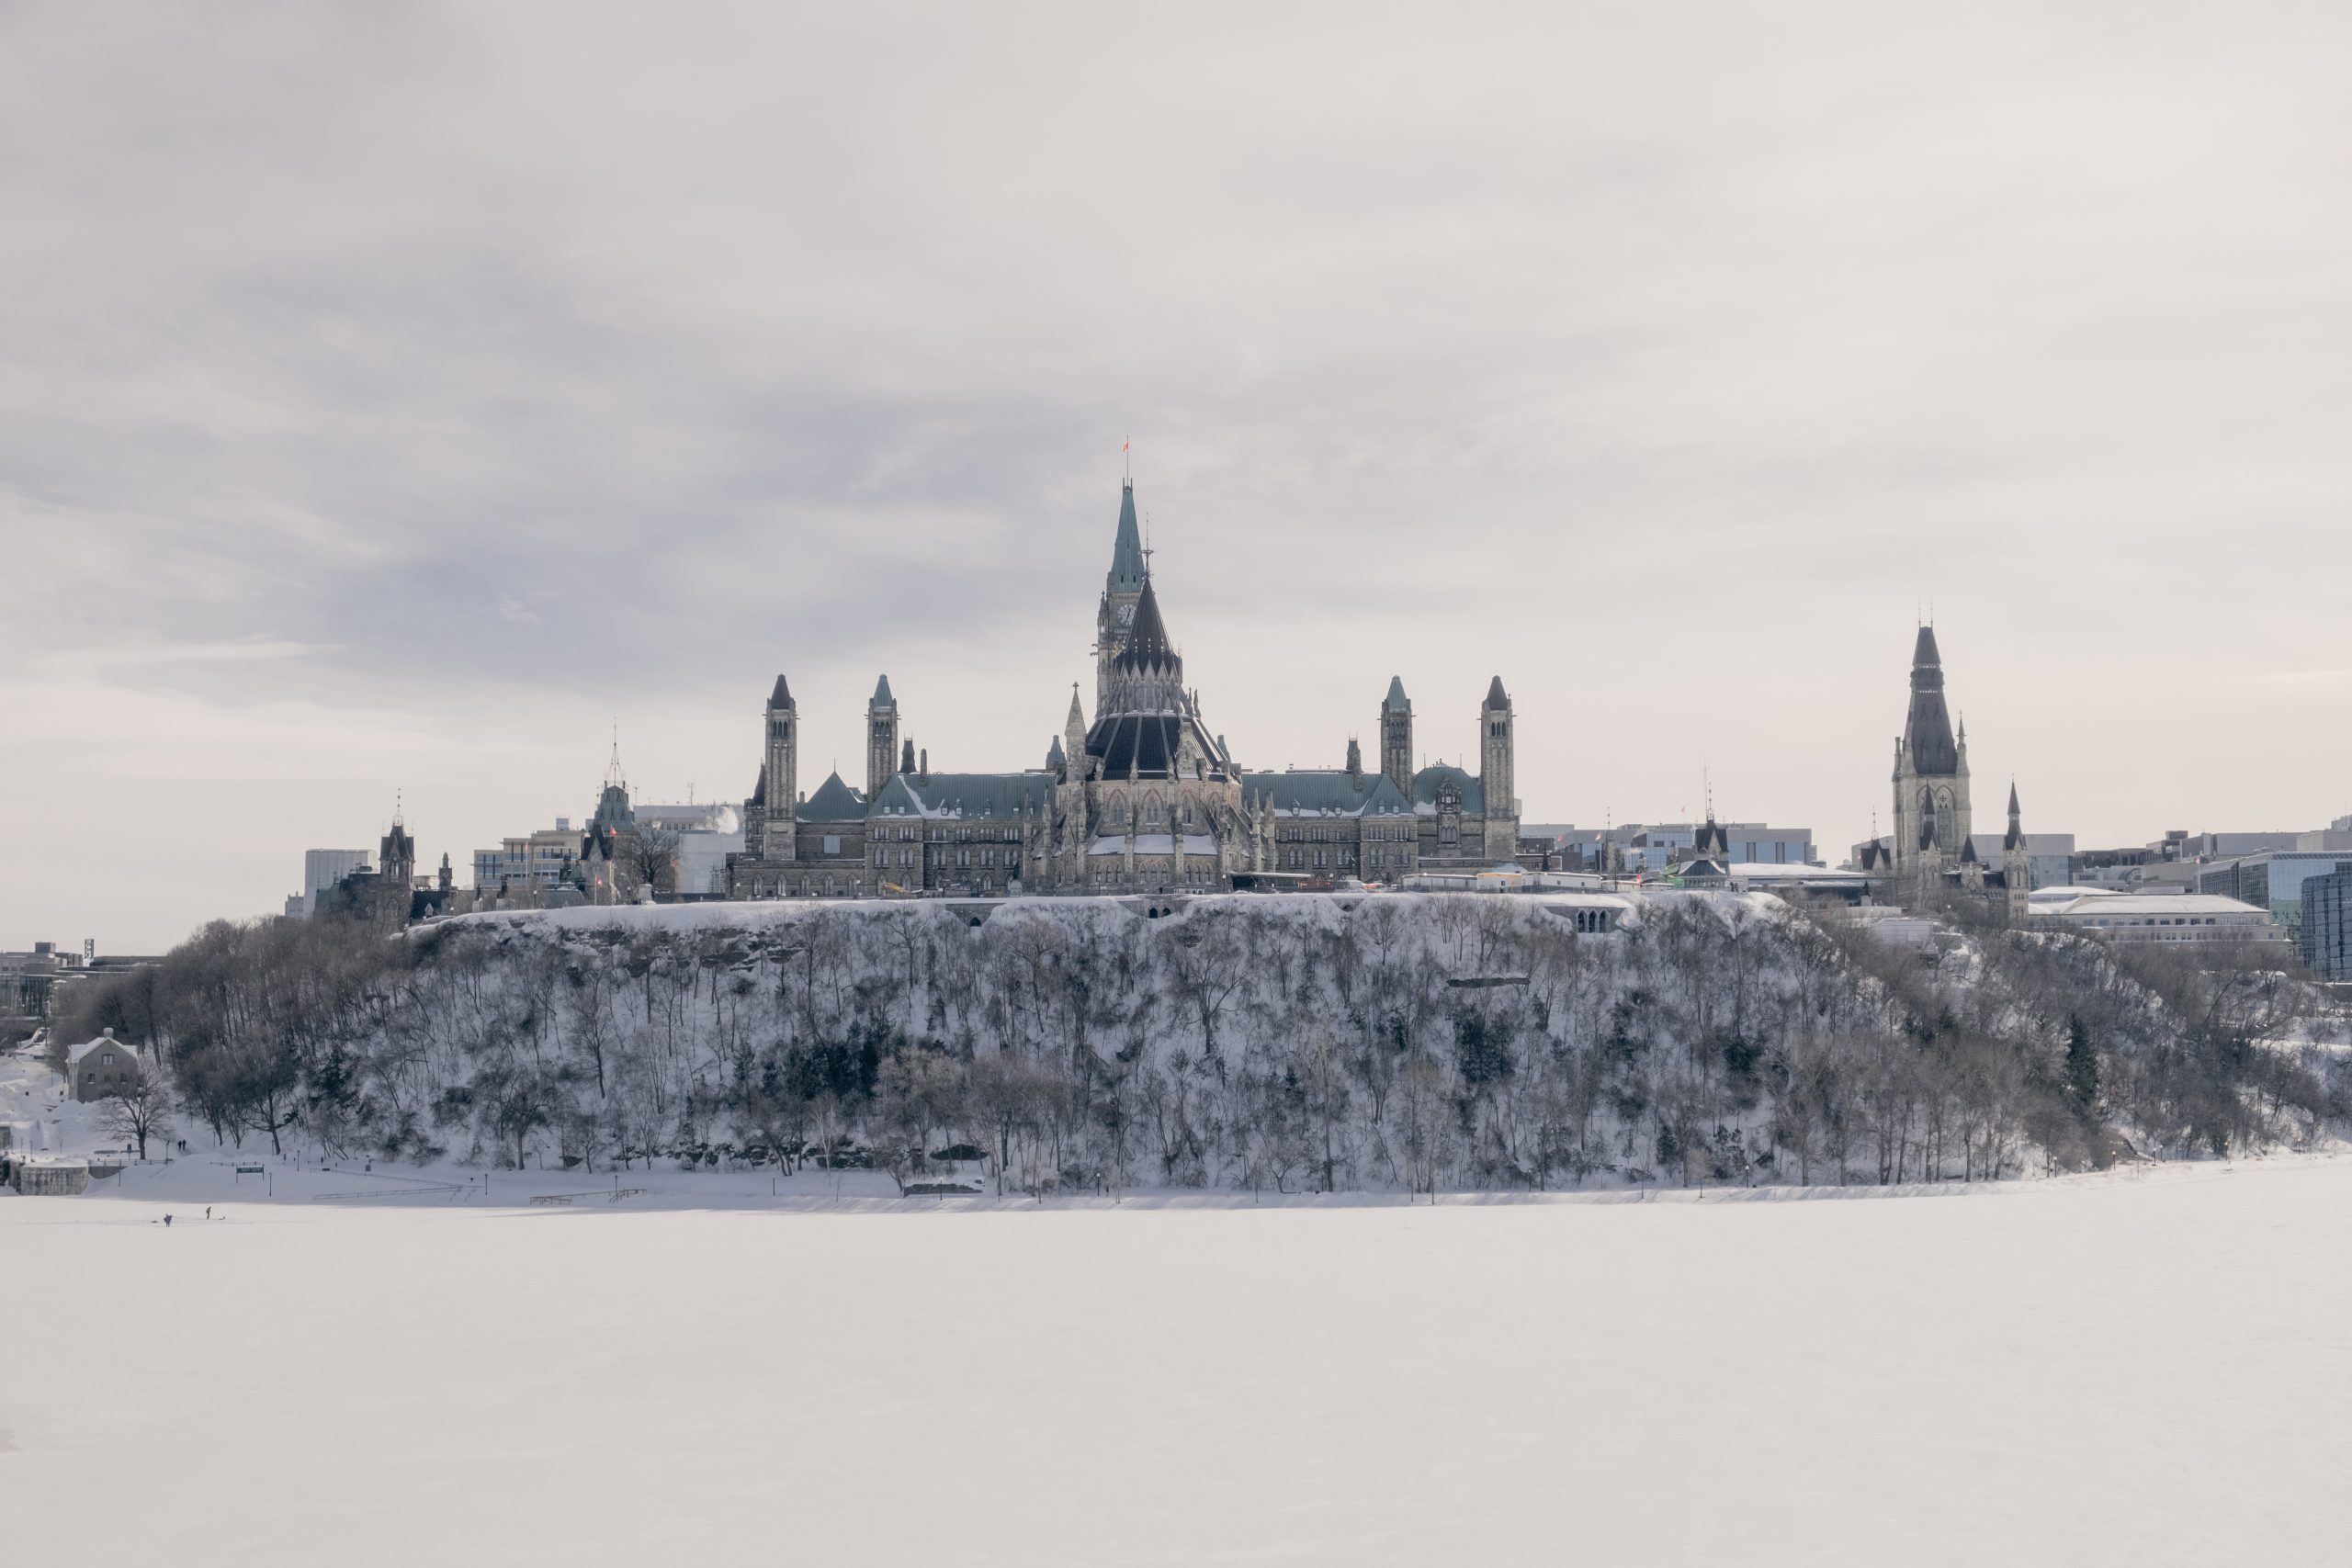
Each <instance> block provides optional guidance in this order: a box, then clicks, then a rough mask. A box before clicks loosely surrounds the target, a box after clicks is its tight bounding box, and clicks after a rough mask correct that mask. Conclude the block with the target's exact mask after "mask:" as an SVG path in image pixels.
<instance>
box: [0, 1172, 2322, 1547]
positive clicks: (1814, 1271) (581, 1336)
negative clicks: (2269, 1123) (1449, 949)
mask: <svg viewBox="0 0 2352 1568" xmlns="http://www.w3.org/2000/svg"><path fill="white" fill-rule="evenodd" d="M173 1209H174V1212H175V1215H177V1216H179V1218H180V1222H181V1223H178V1224H175V1225H174V1226H173V1227H172V1228H171V1229H170V1230H168V1231H166V1230H165V1229H164V1227H163V1226H161V1225H160V1224H155V1223H153V1221H154V1220H155V1218H156V1217H157V1216H158V1215H160V1213H162V1212H163V1211H162V1208H161V1207H160V1206H158V1205H155V1204H152V1203H147V1202H141V1201H127V1200H121V1201H118V1200H107V1199H99V1198H95V1197H93V1198H84V1199H51V1200H30V1199H15V1198H0V1297H5V1300H6V1307H7V1328H6V1333H7V1347H8V1348H7V1351H6V1359H5V1362H0V1538H5V1540H6V1543H7V1545H8V1546H9V1547H12V1548H15V1549H16V1551H15V1552H14V1553H11V1555H18V1554H20V1555H22V1556H23V1557H24V1558H25V1559H26V1560H27V1561H43V1560H47V1561H72V1562H102V1561H103V1562H145V1563H154V1562H169V1563H173V1564H197V1563H213V1562H219V1563H256V1562H258V1563H302V1564H320V1563H336V1564H343V1563H400V1564H419V1563H431V1564H441V1563H468V1564H471V1563H526V1562H527V1563H540V1562H568V1563H626V1564H630V1565H632V1568H645V1565H648V1564H672V1563H696V1562H700V1563H709V1564H714V1565H715V1564H720V1563H737V1562H777V1561H816V1562H859V1563H936V1564H943V1565H945V1564H972V1563H1022V1564H1037V1563H1072V1564H1103V1563H1170V1564H1176V1563H1204V1562H1236V1563H1321V1562H1335V1563H1337V1562H1350V1563H1361V1562H1411V1563H1425V1564H1437V1563H1495V1562H1567V1561H1577V1562H1595V1563H1636V1562H1638V1563H1686V1562H1687V1563H1724V1562H1737V1563H1744V1564H1752V1563H1758V1562H1773V1563H1777V1562H1792V1563H1793V1562H1803V1563H1857V1564H1860V1563H1873V1564H1875V1563H1887V1562H1904V1563H1908V1564H1919V1563H1953V1564H1966V1565H1967V1568H1985V1564H1988V1563H2002V1564H2015V1563H2035V1562H2050V1563H2070V1564H2076V1563H2086V1562H2102V1563H2103V1562H2119V1563H2120V1562H2130V1563H2135V1564H2147V1563H2172V1562H2181V1563H2188V1562H2197V1563H2205V1562H2219V1561H2257V1560H2259V1561H2268V1562H2297V1563H2301V1562H2312V1563H2317V1562H2341V1561H2344V1560H2345V1553H2346V1551H2352V1548H2347V1547H2346V1541H2347V1540H2352V1412H2348V1411H2347V1404H2352V1401H2348V1400H2347V1396H2348V1395H2352V1304H2348V1303H2352V1161H2328V1162H2308V1163H2292V1162H2281V1163H2274V1164H2267V1165H2261V1166H2247V1167H2240V1168H2236V1169H2234V1170H2226V1171H2225V1170H2222V1169H2218V1168H2198V1169H2189V1170H2178V1171H2165V1172H2161V1173H2158V1174H2156V1175H2154V1176H2152V1177H2150V1178H2148V1179H2139V1180H2133V1179H2108V1180H2098V1181H2088V1182H2084V1183H2079V1184H2075V1183H2063V1182H2062V1183H2047V1184H2039V1185H2016V1186H2011V1187H2007V1188H2004V1189H2001V1190H1996V1191H1985V1190H1978V1191H1974V1192H1971V1193H1967V1194H1963V1195H1955V1196H1951V1197H1936V1196H1923V1197H1910V1198H1904V1197H1897V1198H1890V1199H1883V1200H1878V1201H1812V1202H1795V1201H1791V1202H1769V1201H1768V1202H1734V1201H1684V1202H1652V1203H1638V1204H1636V1203H1597V1202H1574V1201H1568V1202H1555V1203H1543V1202H1536V1203H1522V1204H1494V1205H1476V1204H1467V1203H1465V1204H1459V1205H1442V1206H1439V1207H1435V1208H1429V1207H1419V1208H1416V1207H1407V1206H1398V1205H1387V1206H1380V1205H1363V1204H1359V1205H1351V1206H1344V1207H1331V1208H1317V1207H1313V1206H1295V1207H1273V1208H1254V1209H1253V1208H1252V1207H1250V1206H1249V1205H1248V1204H1247V1202H1246V1201H1244V1202H1243V1203H1242V1204H1241V1205H1240V1206H1238V1207H1227V1208H1209V1209H1201V1208H1181V1207H1159V1208H1155V1207H1152V1206H1150V1205H1149V1204H1148V1203H1146V1204H1144V1205H1141V1206H1133V1205H1131V1206H1129V1207H1127V1208H1125V1209H1121V1210H1107V1209H1102V1208H1072V1209H1052V1208H1048V1209H1044V1210H1038V1209H1034V1208H1031V1209H1024V1208H1019V1207H1006V1208H1002V1209H989V1208H981V1209H978V1210H966V1211H961V1212H957V1211H953V1210H949V1211H939V1210H930V1211H924V1210H918V1211H916V1212H911V1213H888V1212H874V1207H873V1206H869V1207H868V1208H867V1209H866V1210H865V1211H862V1212H854V1213H809V1212H805V1211H804V1212H762V1211H761V1210H760V1209H759V1208H758V1207H757V1206H756V1205H752V1206H750V1207H745V1208H741V1209H736V1210H718V1209H708V1210H696V1209H689V1208H669V1209H662V1210H658V1211H653V1212H631V1211H630V1208H629V1206H628V1205H627V1204H623V1205H618V1206H615V1205H609V1204H600V1205H598V1206H596V1207H595V1208H594V1209H583V1210H567V1209H557V1210H548V1209H522V1210H497V1209H490V1208H487V1207H480V1206H476V1207H454V1206H447V1205H445V1206H442V1207H437V1208H419V1209H386V1208H372V1209H356V1210H355V1209H352V1208H349V1207H343V1206H335V1205H329V1204H299V1203H285V1202H280V1203H278V1204H276V1205H274V1206H273V1205H267V1204H255V1203H250V1202H243V1203H238V1202H232V1203H231V1204H229V1205H228V1218H227V1219H226V1220H224V1221H218V1222H215V1223H213V1224H203V1223H202V1222H201V1221H196V1222H194V1223H190V1222H189V1220H188V1215H189V1214H190V1213H191V1211H190V1209H189V1208H188V1206H187V1205H184V1204H180V1203H175V1204H174V1205H173Z"/></svg>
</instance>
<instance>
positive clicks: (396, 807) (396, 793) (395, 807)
mask: <svg viewBox="0 0 2352 1568" xmlns="http://www.w3.org/2000/svg"><path fill="white" fill-rule="evenodd" d="M400 825H401V791H400V790H399V788H398V787H395V788H394V789H393V790H392V826H393V827H395V828H397V827H399V826H400Z"/></svg>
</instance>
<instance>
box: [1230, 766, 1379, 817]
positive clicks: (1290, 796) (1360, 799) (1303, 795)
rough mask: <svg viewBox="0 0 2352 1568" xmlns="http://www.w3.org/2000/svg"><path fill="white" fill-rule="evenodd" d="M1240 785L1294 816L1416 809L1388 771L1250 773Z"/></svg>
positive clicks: (1249, 795) (1359, 814)
mask: <svg viewBox="0 0 2352 1568" xmlns="http://www.w3.org/2000/svg"><path fill="white" fill-rule="evenodd" d="M1241 789H1242V794H1243V795H1244V796H1245V797H1247V798H1248V799H1250V800H1251V801H1253V802H1257V803H1261V804H1264V805H1267V806H1271V807H1273V809H1274V810H1276V811H1279V812H1286V813H1290V814H1292V815H1295V816H1313V815H1317V814H1322V813H1329V814H1330V815H1333V816H1338V817H1407V816H1410V815H1411V814H1412V810H1413V806H1412V803H1411V802H1410V801H1408V800H1407V799H1406V798H1405V797H1404V796H1403V795H1399V794H1398V793H1397V786H1396V784H1393V783H1391V782H1390V781H1389V778H1388V775H1387V774H1385V773H1355V774H1351V773H1346V772H1345V771H1343V770H1340V769H1336V768H1335V769H1322V768H1316V769H1312V770H1309V771H1306V772H1301V771H1299V770H1297V769H1292V770H1289V771H1287V772H1284V773H1249V774H1245V775H1244V776H1243V777H1242V780H1241Z"/></svg>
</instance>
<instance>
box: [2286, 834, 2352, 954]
mask: <svg viewBox="0 0 2352 1568" xmlns="http://www.w3.org/2000/svg"><path fill="white" fill-rule="evenodd" d="M2301 891H2302V906H2303V907H2302V909H2301V912H2300V918H2299V919H2297V921H2296V925H2297V928H2298V930H2297V931H2296V935H2297V937H2298V939H2299V941H2300V942H2301V947H2302V954H2303V967H2304V968H2306V969H2309V970H2310V971H2311V972H2312V974H2313V975H2314V976H2318V977H2319V978H2320V979H2323V980H2352V860H2347V861H2339V862H2337V863H2336V867H2335V870H2334V871H2331V872H2328V873H2326V874H2324V875H2319V876H2306V877H2304V878H2303V880H2302V890H2301Z"/></svg>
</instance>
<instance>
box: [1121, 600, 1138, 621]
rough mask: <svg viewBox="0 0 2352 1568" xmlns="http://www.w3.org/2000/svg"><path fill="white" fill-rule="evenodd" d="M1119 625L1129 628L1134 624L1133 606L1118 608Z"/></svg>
mask: <svg viewBox="0 0 2352 1568" xmlns="http://www.w3.org/2000/svg"><path fill="white" fill-rule="evenodd" d="M1119 624H1120V625H1121V626H1134V625H1135V624H1136V607H1135V606H1134V605H1133V604H1122V605H1120V606H1119Z"/></svg>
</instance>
